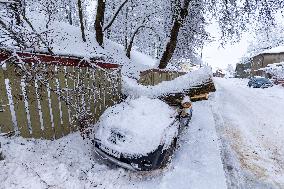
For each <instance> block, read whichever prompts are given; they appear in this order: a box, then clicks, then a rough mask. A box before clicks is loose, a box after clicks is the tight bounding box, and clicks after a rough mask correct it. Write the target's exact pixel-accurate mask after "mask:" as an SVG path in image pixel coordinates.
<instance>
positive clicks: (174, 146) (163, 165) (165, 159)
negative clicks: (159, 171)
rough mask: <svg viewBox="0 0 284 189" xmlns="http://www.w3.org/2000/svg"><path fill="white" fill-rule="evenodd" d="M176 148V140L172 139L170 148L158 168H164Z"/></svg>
mask: <svg viewBox="0 0 284 189" xmlns="http://www.w3.org/2000/svg"><path fill="white" fill-rule="evenodd" d="M176 146H177V138H174V139H173V141H172V143H171V145H170V147H169V148H168V149H167V150H166V151H165V154H164V158H163V161H162V163H161V167H160V168H165V167H166V166H167V165H168V163H169V162H170V160H171V157H172V155H173V153H174V151H175V149H176Z"/></svg>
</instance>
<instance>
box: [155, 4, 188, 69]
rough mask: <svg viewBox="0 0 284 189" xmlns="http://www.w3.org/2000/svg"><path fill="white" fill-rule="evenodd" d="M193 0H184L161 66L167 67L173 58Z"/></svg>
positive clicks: (162, 67) (161, 67)
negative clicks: (180, 31)
mask: <svg viewBox="0 0 284 189" xmlns="http://www.w3.org/2000/svg"><path fill="white" fill-rule="evenodd" d="M190 1H191V0H184V4H183V7H182V8H181V9H180V13H179V16H178V18H176V19H175V21H174V24H173V27H172V29H171V34H170V40H169V42H168V43H167V46H166V50H165V51H164V53H163V55H162V58H161V60H160V64H159V68H160V69H165V68H166V67H167V65H168V63H169V61H170V60H171V58H172V56H173V54H174V52H175V49H176V45H177V39H178V34H179V30H180V28H181V27H182V25H183V23H184V21H185V19H186V16H187V14H188V10H187V9H188V7H189V3H190Z"/></svg>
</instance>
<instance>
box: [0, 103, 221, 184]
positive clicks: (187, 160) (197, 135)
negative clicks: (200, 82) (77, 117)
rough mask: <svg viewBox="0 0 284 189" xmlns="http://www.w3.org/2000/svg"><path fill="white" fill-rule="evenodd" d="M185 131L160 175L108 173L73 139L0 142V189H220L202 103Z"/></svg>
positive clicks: (214, 142) (216, 154) (210, 125)
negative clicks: (2, 159)
mask: <svg viewBox="0 0 284 189" xmlns="http://www.w3.org/2000/svg"><path fill="white" fill-rule="evenodd" d="M193 105H194V116H193V118H192V121H191V123H190V126H189V128H188V130H186V131H185V132H184V134H183V135H182V136H181V139H180V141H179V144H180V147H179V148H178V149H177V151H176V152H175V154H174V157H173V159H172V163H170V164H169V166H168V167H167V168H165V169H164V170H158V171H155V172H153V173H148V174H147V173H136V172H131V171H126V170H124V169H121V168H110V167H107V166H106V165H105V164H102V163H101V162H100V161H98V160H96V158H95V157H94V156H93V149H92V145H91V144H88V143H87V141H84V140H83V139H82V138H81V137H80V135H79V133H74V134H70V135H68V136H66V137H64V138H62V139H59V140H56V141H44V140H26V139H22V138H16V137H13V138H4V137H0V142H1V144H2V147H3V153H4V155H5V156H6V158H5V160H4V161H0V183H1V184H0V188H1V189H18V188H24V189H25V188H26V189H33V188H34V189H42V188H63V189H65V188H66V189H67V188H68V189H72V188H74V189H81V188H82V189H83V188H96V189H149V188H157V189H176V188H179V189H208V188H210V189H225V188H226V179H225V176H224V172H223V169H222V168H223V167H222V163H221V157H220V151H219V141H218V139H217V136H216V132H215V124H214V119H213V115H212V112H211V111H210V106H209V104H208V102H196V103H194V104H193Z"/></svg>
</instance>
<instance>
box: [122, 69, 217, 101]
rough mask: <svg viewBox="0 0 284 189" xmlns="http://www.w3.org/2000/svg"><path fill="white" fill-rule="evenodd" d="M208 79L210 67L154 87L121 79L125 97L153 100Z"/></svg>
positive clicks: (210, 76) (132, 80) (181, 90)
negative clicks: (142, 97)
mask: <svg viewBox="0 0 284 189" xmlns="http://www.w3.org/2000/svg"><path fill="white" fill-rule="evenodd" d="M209 78H212V70H211V68H210V67H202V68H200V69H198V70H196V71H192V72H189V73H187V74H185V75H183V76H180V77H178V78H176V79H174V80H172V81H163V82H162V83H159V84H158V85H155V86H144V85H141V84H138V83H137V80H135V79H132V78H128V77H123V88H122V91H123V93H124V94H126V95H127V96H134V97H137V96H141V95H143V96H147V97H150V98H154V97H159V96H162V95H166V94H169V93H178V92H183V91H184V90H187V89H190V88H192V87H194V86H197V85H200V84H202V83H204V82H206V81H208V79H209Z"/></svg>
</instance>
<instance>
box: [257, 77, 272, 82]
mask: <svg viewBox="0 0 284 189" xmlns="http://www.w3.org/2000/svg"><path fill="white" fill-rule="evenodd" d="M255 81H256V82H261V83H270V81H269V80H268V79H267V78H256V79H255Z"/></svg>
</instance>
